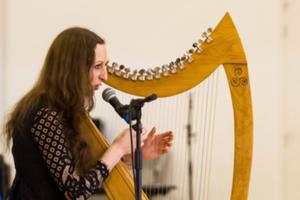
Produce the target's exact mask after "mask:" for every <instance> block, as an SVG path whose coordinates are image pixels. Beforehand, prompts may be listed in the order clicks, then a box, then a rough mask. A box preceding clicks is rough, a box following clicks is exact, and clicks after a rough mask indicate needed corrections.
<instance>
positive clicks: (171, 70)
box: [169, 62, 177, 74]
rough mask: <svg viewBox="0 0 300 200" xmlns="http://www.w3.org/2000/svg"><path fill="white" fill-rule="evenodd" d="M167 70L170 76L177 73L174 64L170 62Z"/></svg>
mask: <svg viewBox="0 0 300 200" xmlns="http://www.w3.org/2000/svg"><path fill="white" fill-rule="evenodd" d="M169 69H170V72H171V73H172V74H175V73H176V72H177V69H176V65H175V63H174V62H170V64H169Z"/></svg>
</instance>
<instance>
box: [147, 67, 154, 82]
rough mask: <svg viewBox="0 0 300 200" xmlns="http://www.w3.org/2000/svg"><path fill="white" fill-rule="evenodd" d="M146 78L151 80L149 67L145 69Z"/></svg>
mask: <svg viewBox="0 0 300 200" xmlns="http://www.w3.org/2000/svg"><path fill="white" fill-rule="evenodd" d="M146 79H147V80H153V74H152V70H151V69H147V70H146Z"/></svg>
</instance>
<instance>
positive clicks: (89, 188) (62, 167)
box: [31, 108, 105, 199]
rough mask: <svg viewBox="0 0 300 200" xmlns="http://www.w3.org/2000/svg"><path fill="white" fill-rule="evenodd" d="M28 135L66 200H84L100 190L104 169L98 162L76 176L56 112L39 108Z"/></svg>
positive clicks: (62, 128)
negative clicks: (83, 174) (81, 174)
mask: <svg viewBox="0 0 300 200" xmlns="http://www.w3.org/2000/svg"><path fill="white" fill-rule="evenodd" d="M31 134H32V136H33V138H34V141H35V142H36V144H37V145H38V147H39V149H40V151H41V152H42V156H43V159H44V160H45V162H46V163H47V167H48V169H49V171H50V173H51V175H52V177H53V178H54V180H55V182H56V183H57V184H58V186H59V189H60V190H61V191H62V192H64V195H65V197H66V198H67V199H87V198H89V197H90V196H91V195H92V194H93V193H95V192H96V191H97V190H98V189H99V188H100V186H101V184H102V182H103V173H102V172H103V168H104V167H105V166H103V163H101V161H98V162H97V164H96V166H95V167H94V168H93V169H91V170H90V171H89V172H88V173H87V174H86V175H85V176H79V175H78V173H77V172H76V170H75V167H74V163H73V162H72V155H71V153H70V149H69V147H68V146H67V145H66V142H65V135H64V127H63V125H62V121H61V119H60V117H59V115H58V112H56V111H52V110H51V111H49V109H48V108H42V109H40V110H39V111H38V112H37V115H36V117H35V119H34V123H33V127H32V128H31Z"/></svg>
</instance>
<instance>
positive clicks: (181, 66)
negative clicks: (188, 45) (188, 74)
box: [175, 58, 184, 70]
mask: <svg viewBox="0 0 300 200" xmlns="http://www.w3.org/2000/svg"><path fill="white" fill-rule="evenodd" d="M175 64H176V66H177V67H178V68H179V69H180V70H182V69H183V68H184V63H183V62H182V61H181V58H177V59H176V61H175Z"/></svg>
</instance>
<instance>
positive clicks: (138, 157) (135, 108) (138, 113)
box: [129, 94, 157, 200]
mask: <svg viewBox="0 0 300 200" xmlns="http://www.w3.org/2000/svg"><path fill="white" fill-rule="evenodd" d="M156 98H157V96H156V94H152V95H150V96H148V97H146V98H144V99H133V100H131V102H130V105H129V106H130V109H129V110H130V111H131V112H133V113H130V115H133V116H134V118H135V119H136V124H135V125H134V130H135V131H136V150H135V162H134V169H135V197H136V200H141V199H142V164H143V158H142V147H141V133H142V123H141V118H142V107H143V106H144V103H146V102H150V101H153V100H155V99H156Z"/></svg>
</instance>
